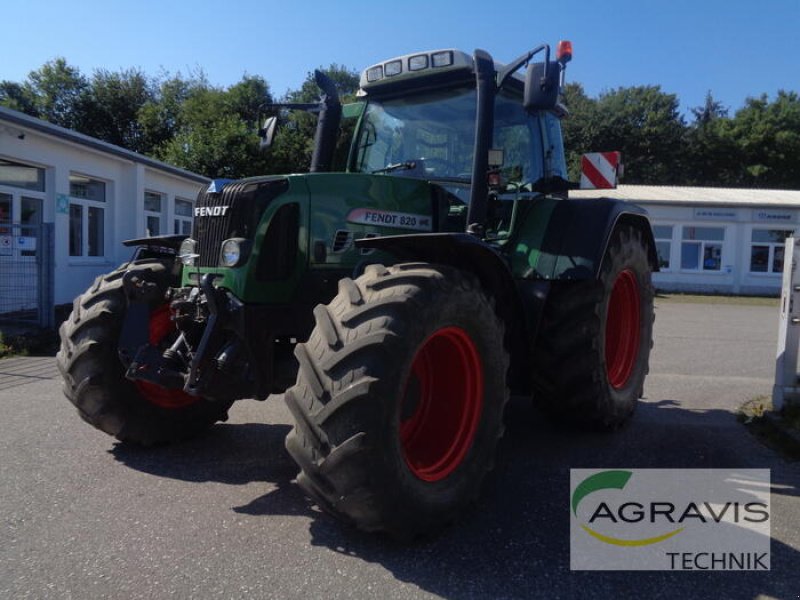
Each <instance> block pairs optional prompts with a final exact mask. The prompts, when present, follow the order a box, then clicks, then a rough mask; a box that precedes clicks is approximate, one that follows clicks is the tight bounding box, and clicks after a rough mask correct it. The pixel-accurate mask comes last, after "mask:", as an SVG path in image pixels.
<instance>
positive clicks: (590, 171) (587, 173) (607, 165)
mask: <svg viewBox="0 0 800 600" xmlns="http://www.w3.org/2000/svg"><path fill="white" fill-rule="evenodd" d="M621 170H622V153H621V152H590V153H589V154H584V155H583V156H582V157H581V189H582V190H610V189H614V188H615V187H617V178H618V176H619V175H620V174H621Z"/></svg>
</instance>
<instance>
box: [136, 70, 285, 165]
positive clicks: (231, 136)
mask: <svg viewBox="0 0 800 600" xmlns="http://www.w3.org/2000/svg"><path fill="white" fill-rule="evenodd" d="M175 83H176V82H175V81H174V80H173V84H175ZM170 90H171V91H181V92H183V93H185V95H186V97H185V99H184V100H183V101H182V102H180V103H179V104H178V105H177V111H176V112H175V113H174V116H173V118H174V134H173V135H172V137H170V138H169V139H167V140H166V141H165V142H164V143H162V144H161V145H160V146H159V147H158V148H157V149H156V155H157V156H158V157H159V158H160V159H161V160H164V161H166V162H169V163H172V164H175V165H177V166H180V167H183V168H185V169H189V170H191V171H195V172H197V173H202V174H204V175H207V176H208V177H215V178H216V177H225V178H240V177H247V176H250V175H259V174H263V173H264V172H265V171H266V168H267V163H266V158H265V156H264V155H263V154H262V153H261V152H260V149H259V139H258V136H257V135H256V128H257V121H258V114H259V112H260V111H261V107H262V106H263V105H264V104H268V103H269V102H271V100H272V99H271V96H270V94H269V88H268V86H267V84H266V82H265V81H264V80H263V79H261V78H258V77H248V76H245V77H243V78H242V81H240V82H239V83H237V84H236V85H234V86H232V87H231V88H229V89H228V90H223V89H221V88H216V87H213V86H210V85H209V84H208V83H207V82H206V81H205V80H204V79H197V80H195V81H193V82H189V83H188V84H187V85H185V86H180V85H172V86H171V87H170ZM174 100H175V98H174V96H173V97H172V98H168V99H167V106H165V107H163V108H164V109H165V113H169V112H171V107H169V104H170V103H172V102H173V101H174ZM158 112H159V111H158V108H157V106H156V107H155V108H153V107H148V108H147V110H145V115H147V113H151V115H152V114H158Z"/></svg>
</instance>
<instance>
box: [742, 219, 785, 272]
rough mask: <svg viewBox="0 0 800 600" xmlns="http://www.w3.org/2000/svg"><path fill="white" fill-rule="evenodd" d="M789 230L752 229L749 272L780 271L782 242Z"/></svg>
mask: <svg viewBox="0 0 800 600" xmlns="http://www.w3.org/2000/svg"><path fill="white" fill-rule="evenodd" d="M790 235H792V232H791V231H787V230H783V229H753V234H752V237H751V242H752V243H751V246H750V272H751V273H782V272H783V244H784V242H785V240H786V238H787V237H789V236H790Z"/></svg>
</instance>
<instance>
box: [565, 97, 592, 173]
mask: <svg viewBox="0 0 800 600" xmlns="http://www.w3.org/2000/svg"><path fill="white" fill-rule="evenodd" d="M563 102H564V105H565V106H566V107H567V110H568V111H569V114H568V116H567V117H566V118H565V119H564V120H563V121H562V125H561V128H562V132H563V135H564V150H565V151H566V155H567V168H568V171H569V178H570V181H578V180H579V179H580V175H581V156H582V155H583V154H585V153H586V152H592V151H593V146H594V144H595V138H596V137H597V135H598V125H599V119H598V118H597V101H596V100H593V99H591V98H589V97H588V96H587V95H586V92H584V90H583V86H582V85H581V84H579V83H568V84H567V85H566V86H565V87H564V96H563Z"/></svg>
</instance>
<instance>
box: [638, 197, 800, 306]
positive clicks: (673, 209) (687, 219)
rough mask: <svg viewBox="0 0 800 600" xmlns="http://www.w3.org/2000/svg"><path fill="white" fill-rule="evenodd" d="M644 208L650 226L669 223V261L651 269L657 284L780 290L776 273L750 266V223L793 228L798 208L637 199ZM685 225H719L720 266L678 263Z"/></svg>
mask: <svg viewBox="0 0 800 600" xmlns="http://www.w3.org/2000/svg"><path fill="white" fill-rule="evenodd" d="M640 204H641V205H642V206H643V207H644V208H645V209H646V210H647V211H648V213H649V215H650V220H651V222H652V224H653V226H654V227H656V226H663V225H672V226H673V232H672V234H673V235H672V248H671V254H670V267H669V268H668V269H663V270H662V271H661V272H659V273H655V274H654V275H653V283H654V284H655V286H656V288H658V289H662V290H665V291H685V292H721V293H733V294H771V295H777V294H779V293H780V287H781V274H780V273H779V272H778V273H753V272H751V271H750V259H751V247H752V244H753V242H752V232H753V229H780V230H792V229H794V228H795V227H797V224H798V219H799V217H800V209H797V208H780V209H775V208H770V209H760V208H757V207H752V206H747V207H737V206H716V205H714V206H711V205H700V204H698V205H689V206H687V205H669V204H658V203H651V202H647V203H644V202H642V203H640ZM684 227H722V228H724V230H725V239H724V241H722V242H721V243H722V262H721V265H720V266H721V268H720V270H718V271H717V270H711V269H703V268H701V269H696V270H695V269H685V268H682V266H681V252H682V249H681V246H682V243H683V239H682V232H683V228H684Z"/></svg>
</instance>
